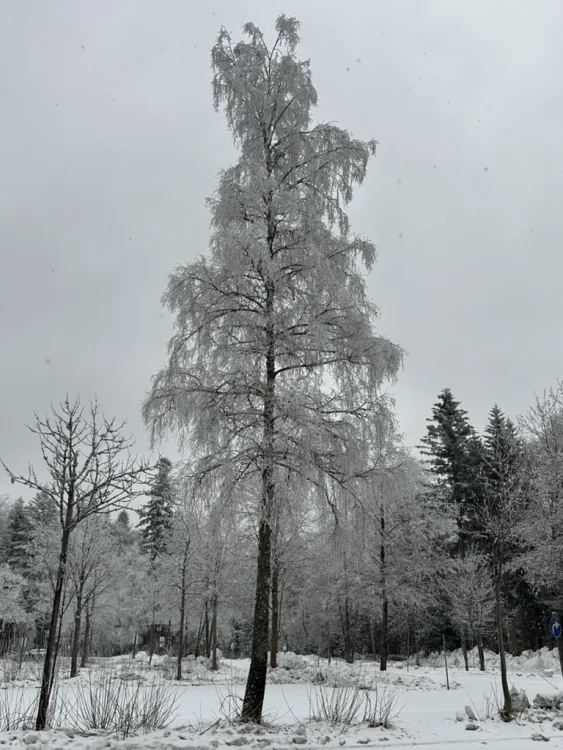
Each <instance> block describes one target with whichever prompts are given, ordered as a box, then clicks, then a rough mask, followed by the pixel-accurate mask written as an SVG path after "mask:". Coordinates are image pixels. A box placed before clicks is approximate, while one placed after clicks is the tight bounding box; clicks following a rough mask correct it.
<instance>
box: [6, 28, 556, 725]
mask: <svg viewBox="0 0 563 750" xmlns="http://www.w3.org/2000/svg"><path fill="white" fill-rule="evenodd" d="M298 43H299V23H298V21H296V19H293V18H288V17H286V16H280V17H279V18H278V20H277V22H276V26H275V30H274V34H273V37H272V39H271V40H270V41H268V40H267V39H266V37H265V36H264V35H263V33H262V32H261V31H260V29H258V28H257V27H256V26H254V25H253V24H251V23H248V24H246V26H245V27H244V40H243V41H240V42H234V41H233V40H232V38H231V36H230V35H229V33H228V32H227V31H226V30H224V29H222V30H221V32H220V34H219V36H218V38H217V41H216V44H215V45H214V47H213V49H212V68H213V80H212V89H213V101H214V105H215V107H216V109H217V110H218V111H219V110H220V111H222V112H223V113H224V114H225V117H226V122H227V127H228V130H229V132H230V134H231V136H232V138H233V141H234V145H235V147H236V149H237V160H236V162H235V163H234V164H233V165H232V166H230V167H228V168H226V169H225V170H224V171H223V172H221V174H220V176H219V182H218V186H217V190H216V192H215V193H214V195H213V196H212V197H211V198H210V199H209V201H208V207H209V210H210V213H211V220H212V233H211V238H210V246H209V249H208V252H207V254H204V255H201V257H198V260H196V261H194V262H192V263H189V264H186V265H184V266H180V267H178V268H176V269H175V270H174V271H173V273H172V274H171V275H170V277H169V280H168V284H167V287H166V290H165V293H164V296H163V302H164V304H165V305H166V306H167V307H168V308H169V310H170V311H171V312H172V314H173V315H174V316H175V326H174V333H173V335H172V337H171V339H170V341H169V344H168V349H167V357H166V359H165V362H164V365H163V367H162V369H161V370H160V371H159V372H158V373H157V374H156V375H155V377H154V378H153V381H152V384H151V387H150V390H149V392H148V395H147V397H146V399H145V401H144V403H143V407H142V413H143V418H144V420H145V423H146V425H147V427H148V429H149V430H150V433H151V437H152V440H153V444H154V445H155V446H157V445H158V443H159V441H160V440H161V439H162V438H163V437H169V436H172V437H174V438H176V439H177V441H178V444H179V446H180V449H181V452H182V456H183V458H182V460H180V461H179V462H178V463H177V464H176V465H173V464H172V463H171V461H170V460H168V459H167V458H166V457H161V458H160V459H159V460H158V461H157V462H156V463H152V464H151V463H149V462H147V461H144V460H139V459H137V458H136V457H134V456H132V455H131V452H130V450H131V447H132V444H131V442H130V441H129V439H128V438H127V437H126V436H125V432H124V425H119V424H116V423H115V421H112V420H108V419H107V418H105V417H103V416H102V414H101V412H100V410H99V408H98V405H97V404H96V403H93V404H91V405H90V406H89V407H84V406H83V405H82V404H81V402H80V401H79V400H76V401H74V402H73V401H71V400H69V399H68V398H67V399H66V400H65V401H64V402H63V403H62V404H61V405H60V408H56V409H53V410H52V413H51V414H50V415H49V416H47V417H45V418H39V417H38V418H37V419H36V423H35V426H34V427H33V428H32V432H34V433H35V435H36V437H37V439H38V440H39V442H40V446H41V454H42V458H43V465H42V467H41V468H40V467H34V468H31V469H30V471H29V472H28V473H27V474H18V473H17V472H16V471H15V470H14V469H13V468H12V467H8V466H6V465H4V468H5V469H6V471H7V472H8V474H9V476H10V477H11V479H12V482H14V483H16V484H21V485H23V486H25V487H26V488H27V489H28V490H31V491H32V493H33V497H32V499H31V500H29V501H24V500H23V499H21V498H16V499H8V498H6V499H5V500H4V501H3V502H2V504H1V505H0V586H1V589H2V592H3V595H2V597H1V598H0V623H1V630H0V651H7V650H14V649H16V650H19V652H20V653H22V654H23V653H24V651H26V650H29V649H30V648H34V647H35V648H40V649H44V650H45V652H44V661H43V664H44V668H43V677H42V686H41V696H40V702H39V711H38V716H37V728H38V729H42V728H44V726H45V721H46V716H47V711H48V707H49V700H50V695H51V691H52V685H53V674H54V672H55V669H56V664H57V659H58V658H60V657H61V656H67V657H68V658H69V660H70V662H69V663H70V675H71V677H73V676H75V675H77V674H78V672H79V670H80V668H81V667H82V666H84V665H85V664H86V663H87V661H88V658H89V657H90V656H91V655H93V654H98V655H99V654H102V655H103V654H107V655H109V654H117V653H127V652H129V653H135V652H136V651H138V650H143V651H146V652H147V654H148V655H149V659H150V658H152V656H153V655H154V654H155V653H167V654H169V655H170V656H171V657H173V659H174V662H173V663H174V670H173V672H174V675H173V676H174V677H175V678H176V679H181V678H182V675H183V669H184V664H183V662H182V659H183V657H185V656H187V655H188V654H194V655H195V656H196V657H198V656H201V657H202V658H204V659H206V660H208V664H209V666H210V668H211V669H216V668H217V667H218V664H219V661H220V659H221V655H223V656H230V657H233V658H238V657H241V656H249V657H250V670H249V675H248V682H247V685H246V691H245V695H244V700H243V704H242V709H241V718H242V719H243V720H244V721H248V722H259V721H261V718H262V708H263V701H264V691H265V686H266V679H267V673H268V669H275V668H277V664H278V659H279V652H280V651H283V650H286V649H287V650H290V651H295V652H300V653H317V654H319V655H321V656H326V657H328V658H329V659H331V658H336V657H341V658H343V659H345V660H346V661H347V662H353V661H354V659H356V658H357V657H358V655H367V656H368V658H374V659H377V660H378V662H379V664H380V668H381V669H382V670H385V669H387V665H388V663H389V661H390V660H391V659H393V658H394V657H395V656H397V655H400V656H407V655H411V654H412V655H413V658H416V654H421V653H423V652H429V651H431V650H434V649H439V648H440V647H441V644H442V642H443V638H444V637H445V638H446V642H447V644H448V646H449V647H451V648H457V647H460V648H461V649H462V653H463V658H464V660H465V665H466V668H469V667H470V666H473V665H472V664H471V663H470V654H471V655H472V654H473V653H474V652H473V651H472V649H474V648H475V649H476V652H477V654H478V666H479V668H481V669H484V668H485V650H486V649H493V650H497V651H499V653H500V655H501V667H502V686H503V692H504V710H505V714H506V716H510V715H511V704H510V692H509V689H508V678H507V674H506V660H505V653H506V652H507V651H509V652H511V653H517V652H519V651H521V650H522V649H525V648H539V647H541V646H543V645H544V644H548V645H549V644H551V640H550V636H549V633H548V630H547V624H548V617H549V613H550V612H551V611H552V609H554V608H556V609H557V608H558V607H559V606H561V607H563V601H562V602H561V605H560V604H559V601H558V600H557V597H558V592H559V589H560V585H561V581H560V580H559V579H560V577H561V576H560V574H559V573H558V571H559V570H560V567H561V566H560V564H559V562H560V556H561V554H562V553H561V544H560V536H561V535H563V524H562V520H563V517H561V510H560V508H561V505H562V504H561V498H560V494H561V492H563V386H562V385H561V384H558V385H557V387H556V388H555V389H554V390H550V391H549V392H546V393H545V394H544V395H543V397H541V398H537V399H536V402H535V404H534V405H533V407H531V408H530V410H529V411H528V412H527V413H526V414H525V415H524V416H522V417H520V418H518V419H517V420H516V421H515V422H513V421H512V420H511V419H510V418H509V417H508V416H506V415H505V414H504V412H503V411H502V410H501V408H500V407H498V406H496V405H494V406H492V407H491V411H490V413H489V416H488V422H487V426H486V428H485V430H484V431H483V433H482V434H479V433H478V432H477V431H476V430H475V429H474V428H473V427H472V425H471V423H470V420H469V416H468V414H467V412H466V411H465V410H464V409H463V408H462V407H461V404H460V402H459V401H457V400H456V398H455V397H454V395H453V393H452V392H451V391H450V390H449V389H448V388H446V389H444V390H443V391H442V392H441V393H440V394H439V396H438V400H437V402H436V403H435V404H434V406H433V407H432V410H431V415H430V417H429V419H428V424H427V427H426V430H424V426H422V425H421V433H423V434H421V445H420V455H418V454H415V453H414V452H411V451H408V450H407V449H406V448H405V447H404V446H403V445H402V442H401V436H400V433H399V429H398V426H397V424H396V420H395V416H394V404H393V402H392V400H391V399H390V398H389V397H388V395H387V394H386V390H385V389H386V387H387V386H388V385H389V384H392V383H393V382H394V381H395V379H396V377H397V375H398V372H399V370H400V367H401V365H402V362H403V352H402V350H401V348H400V347H399V346H398V345H396V344H394V343H393V342H391V341H389V340H388V339H387V338H385V337H384V336H382V335H380V334H379V333H378V330H377V325H378V316H379V312H378V309H377V307H376V305H375V304H374V303H373V302H372V301H371V300H370V299H369V295H368V291H367V287H366V279H365V274H366V271H369V270H370V269H371V268H372V266H373V263H374V262H375V258H376V252H375V246H374V245H373V243H372V242H370V241H369V240H367V239H365V238H363V237H360V236H358V235H355V234H353V232H352V229H351V226H350V222H349V218H348V215H347V213H346V209H347V206H348V205H349V203H350V202H351V200H352V198H353V194H354V190H355V189H357V188H360V187H361V185H362V183H363V182H364V180H365V178H366V175H367V168H368V163H370V161H371V160H372V158H373V157H374V156H375V151H376V142H375V141H374V140H368V141H362V140H358V139H355V138H354V137H352V135H351V134H350V133H349V132H348V131H346V130H344V129H342V128H339V127H337V126H336V125H334V124H332V123H324V122H316V121H315V120H314V117H313V115H314V109H315V107H316V104H317V92H316V90H315V88H314V86H313V83H312V72H311V66H310V63H309V62H308V61H304V60H301V59H299V58H298V56H297V47H298ZM471 658H472V657H471ZM562 663H563V662H562Z"/></svg>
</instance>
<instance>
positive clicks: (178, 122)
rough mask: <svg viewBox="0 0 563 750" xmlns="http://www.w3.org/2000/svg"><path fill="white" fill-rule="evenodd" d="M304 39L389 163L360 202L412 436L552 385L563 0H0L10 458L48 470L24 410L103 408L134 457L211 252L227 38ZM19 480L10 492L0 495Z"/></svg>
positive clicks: (561, 186) (228, 151)
mask: <svg viewBox="0 0 563 750" xmlns="http://www.w3.org/2000/svg"><path fill="white" fill-rule="evenodd" d="M282 12H283V13H286V14H289V15H295V16H297V17H298V18H299V19H300V20H301V21H302V23H303V26H302V44H301V48H300V55H301V56H302V57H304V58H310V59H311V63H312V69H313V75H314V83H315V86H316V88H317V91H318V93H319V101H320V106H319V108H318V110H317V118H318V119H321V120H326V119H329V120H333V121H336V122H337V123H338V124H339V125H341V126H343V127H346V128H348V129H350V130H351V131H352V132H353V133H354V135H356V136H357V137H360V138H365V139H367V138H372V137H374V138H376V139H377V140H378V141H379V143H380V147H379V153H378V155H377V158H376V159H375V160H374V161H373V162H372V164H371V167H370V171H369V175H368V179H367V180H366V183H365V184H364V186H363V187H362V189H361V190H359V191H358V193H357V196H356V199H355V202H354V204H353V207H352V210H351V216H352V220H353V228H354V230H355V231H357V232H359V233H361V234H364V235H367V236H369V237H370V238H371V239H373V240H374V241H375V242H376V244H377V245H378V248H379V253H380V256H379V262H378V264H377V265H376V267H375V269H374V271H373V272H372V274H371V276H370V278H369V288H370V292H371V294H372V297H373V299H374V300H375V302H376V303H377V304H378V305H379V306H380V308H381V320H380V330H381V332H383V333H385V334H387V335H388V336H390V337H391V338H392V339H393V340H394V341H396V342H397V343H399V344H400V345H401V346H403V347H404V348H405V349H406V350H407V351H408V352H409V355H408V357H407V359H406V362H405V368H404V372H403V373H402V375H401V378H400V382H399V384H398V386H397V387H396V389H395V394H396V398H397V413H398V417H399V419H400V422H401V427H402V430H403V432H404V434H405V440H406V442H407V444H410V445H414V444H417V443H418V441H419V439H420V437H421V436H422V434H423V433H424V430H425V419H426V417H427V416H428V415H429V413H430V409H431V406H432V404H433V403H434V401H435V400H436V395H437V393H438V392H439V391H440V390H441V389H442V388H444V387H445V386H449V387H450V388H452V390H453V391H454V393H455V394H456V396H457V397H458V398H459V399H460V400H461V401H462V402H463V404H464V406H465V407H466V408H467V409H468V410H469V412H470V415H471V418H472V420H473V422H474V424H475V426H476V427H477V428H478V429H481V428H482V427H483V425H484V422H485V419H486V414H487V411H488V410H489V408H490V407H491V405H492V404H493V403H494V402H498V403H499V404H500V406H501V407H502V408H503V409H504V410H505V411H506V412H507V413H508V414H509V415H511V416H515V415H517V414H518V413H521V412H522V411H524V410H526V408H527V407H528V405H529V404H530V403H531V401H532V399H533V394H534V392H535V391H541V390H543V388H544V387H549V386H550V385H552V384H554V383H555V382H556V379H557V378H558V377H561V376H563V342H562V338H563V281H562V277H563V272H562V268H561V262H560V259H561V256H562V241H563V240H562V238H563V210H562V208H561V206H562V199H563V138H562V137H561V132H562V128H563V24H562V19H561V4H560V0H540V1H539V2H534V3H531V2H522V0H512V1H511V2H503V1H502V0H490V2H485V1H484V0H472V2H461V1H460V2H454V0H425V1H424V2H422V0H349V2H335V1H334V0H307V1H304V0H283V2H282V1H278V0H268V2H265V1H264V0H236V1H235V0H233V2H226V1H223V0H209V2H207V3H203V2H201V3H200V2H196V0H150V1H149V0H145V1H141V0H130V2H125V1H124V0H100V1H99V2H93V1H92V0H88V1H87V0H84V1H83V2H76V0H66V1H65V0H51V2H44V1H43V0H35V1H34V2H29V1H28V0H4V2H3V3H2V8H1V24H0V97H1V98H0V106H1V110H0V111H1V116H0V136H1V137H0V232H1V244H0V260H1V263H0V347H1V348H0V352H1V354H0V382H1V386H2V387H1V390H0V398H1V399H2V411H1V418H0V423H1V430H0V456H1V457H2V458H3V459H4V460H5V461H6V462H7V463H8V464H9V465H10V466H12V467H13V468H14V469H15V470H18V471H20V470H23V469H25V467H26V465H27V462H28V460H32V461H34V462H38V463H39V460H38V451H37V445H36V442H35V438H34V437H33V435H31V434H29V432H28V431H26V428H25V425H26V424H29V423H32V421H33V413H34V411H36V412H38V413H40V414H43V413H45V412H46V411H47V410H48V409H49V404H50V402H51V401H53V402H55V403H56V402H58V401H60V400H61V399H62V398H64V396H65V394H66V393H67V391H68V393H69V394H70V395H71V396H74V395H77V394H78V395H80V396H81V397H82V399H83V400H85V401H88V400H89V399H90V398H92V397H94V396H95V395H97V396H98V398H99V400H100V403H101V406H102V408H103V410H104V411H105V413H106V414H107V415H116V416H117V417H119V418H120V419H127V420H128V427H129V431H130V433H131V434H132V435H133V436H134V437H135V438H136V441H137V448H138V449H139V451H141V452H143V451H145V450H146V449H147V447H148V439H147V436H146V433H145V432H144V429H143V426H142V423H141V419H140V414H139V405H140V402H141V401H142V399H143V397H144V394H145V392H146V389H147V388H148V386H149V381H150V377H151V375H152V374H154V373H155V372H156V370H157V369H158V368H160V367H161V366H162V365H163V363H164V356H165V343H166V341H167V339H168V337H169V335H170V332H171V320H170V318H169V316H168V314H167V313H164V312H163V311H162V310H161V308H160V296H161V293H162V291H163V290H164V286H165V280H166V275H167V274H168V273H169V272H170V271H171V270H172V268H173V267H174V266H175V265H176V264H177V263H182V262H186V261H190V259H192V258H194V256H195V255H196V254H200V253H204V252H205V251H206V245H207V237H208V230H209V216H208V214H207V211H206V208H205V203H204V201H205V198H206V197H207V196H208V195H210V194H211V193H212V192H213V190H214V187H215V183H216V175H217V172H218V170H219V169H221V168H222V167H226V166H228V165H229V164H230V163H232V161H233V160H234V158H235V155H234V151H233V148H232V145H231V142H230V139H229V135H228V133H227V130H226V127H225V121H224V117H223V115H221V114H217V113H215V112H214V110H213V107H212V100H211V87H210V80H211V70H210V49H211V46H212V44H213V42H214V40H215V38H216V35H217V32H218V31H219V29H220V27H221V26H222V25H223V26H226V27H227V28H228V29H229V30H230V31H232V32H233V35H235V36H236V37H237V38H239V37H240V30H241V27H242V25H243V23H244V22H246V21H249V20H251V21H253V22H254V23H255V24H257V25H258V26H260V27H261V28H262V29H263V30H264V31H269V30H270V29H272V28H273V23H274V21H275V18H276V16H277V15H279V14H280V13H282ZM9 490H10V485H9V483H7V482H6V480H5V478H4V477H2V478H0V491H9Z"/></svg>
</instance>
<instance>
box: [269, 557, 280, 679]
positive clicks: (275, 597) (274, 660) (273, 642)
mask: <svg viewBox="0 0 563 750" xmlns="http://www.w3.org/2000/svg"><path fill="white" fill-rule="evenodd" d="M278 575H279V574H278V565H277V562H276V561H275V560H274V565H273V570H272V624H271V631H272V632H271V638H270V667H271V668H272V669H276V667H277V666H278V637H279V586H278V584H279V580H278Z"/></svg>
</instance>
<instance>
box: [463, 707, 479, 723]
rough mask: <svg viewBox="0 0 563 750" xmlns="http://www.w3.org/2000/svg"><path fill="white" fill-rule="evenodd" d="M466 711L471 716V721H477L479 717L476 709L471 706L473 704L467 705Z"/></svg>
mask: <svg viewBox="0 0 563 750" xmlns="http://www.w3.org/2000/svg"><path fill="white" fill-rule="evenodd" d="M465 713H466V714H467V715H468V716H469V718H470V719H471V721H477V717H476V716H475V711H474V710H473V709H472V708H471V706H466V707H465Z"/></svg>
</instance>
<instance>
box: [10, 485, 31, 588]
mask: <svg viewBox="0 0 563 750" xmlns="http://www.w3.org/2000/svg"><path fill="white" fill-rule="evenodd" d="M8 528H9V536H8V549H7V560H8V563H9V565H10V567H12V568H14V569H15V570H17V571H18V573H22V574H23V573H24V572H25V571H26V570H27V568H28V567H29V547H28V544H29V540H30V538H31V533H32V529H33V524H32V522H31V520H30V516H29V512H28V509H27V508H26V506H25V504H24V501H23V499H22V498H21V497H19V498H18V499H17V500H16V501H15V503H14V504H13V506H12V507H11V509H10V514H9V518H8Z"/></svg>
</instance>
